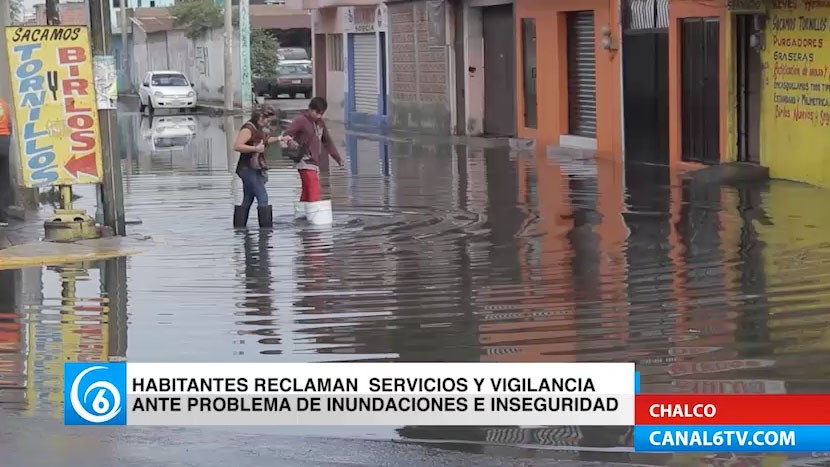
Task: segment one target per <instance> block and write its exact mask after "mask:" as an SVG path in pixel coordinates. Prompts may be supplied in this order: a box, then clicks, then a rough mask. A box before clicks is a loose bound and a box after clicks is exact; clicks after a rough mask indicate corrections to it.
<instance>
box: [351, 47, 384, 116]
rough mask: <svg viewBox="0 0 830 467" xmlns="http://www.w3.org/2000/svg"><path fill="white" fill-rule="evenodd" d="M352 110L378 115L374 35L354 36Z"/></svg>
mask: <svg viewBox="0 0 830 467" xmlns="http://www.w3.org/2000/svg"><path fill="white" fill-rule="evenodd" d="M352 57H354V58H353V60H354V75H353V76H352V79H354V110H355V112H360V113H366V114H370V115H375V114H377V113H378V41H377V37H376V36H375V35H374V34H354V35H353V39H352Z"/></svg>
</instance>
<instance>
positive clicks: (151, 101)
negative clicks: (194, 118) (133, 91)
mask: <svg viewBox="0 0 830 467" xmlns="http://www.w3.org/2000/svg"><path fill="white" fill-rule="evenodd" d="M138 98H139V101H140V109H139V110H140V111H141V112H144V109H149V111H150V113H151V114H152V113H154V112H155V111H156V110H157V109H179V110H180V111H182V112H184V111H185V110H187V109H193V108H195V107H196V91H195V90H193V83H191V82H190V80H188V79H187V77H186V76H185V75H184V74H182V73H180V72H178V71H150V72H148V73H147V75H146V76H145V77H144V81H143V82H142V83H141V87H140V88H139V89H138Z"/></svg>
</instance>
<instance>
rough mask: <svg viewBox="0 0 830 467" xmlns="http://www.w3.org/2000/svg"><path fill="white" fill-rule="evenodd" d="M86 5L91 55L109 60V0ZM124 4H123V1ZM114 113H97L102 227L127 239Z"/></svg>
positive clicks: (96, 0) (110, 43)
mask: <svg viewBox="0 0 830 467" xmlns="http://www.w3.org/2000/svg"><path fill="white" fill-rule="evenodd" d="M87 1H88V2H89V26H90V33H91V34H92V55H93V56H96V55H98V56H102V55H103V56H112V39H111V38H112V23H110V5H109V0H87ZM122 1H124V0H122ZM115 112H116V111H115V109H102V110H99V111H98V120H99V122H100V123H101V156H102V158H103V164H102V165H103V167H104V181H103V183H102V184H101V185H100V190H101V191H102V193H101V201H102V203H101V204H102V205H103V211H104V224H106V225H107V226H108V227H110V228H111V229H112V231H113V234H114V235H126V233H127V232H126V225H125V222H124V185H123V180H122V179H121V157H120V151H119V136H120V134H119V132H118V127H117V122H116V119H115Z"/></svg>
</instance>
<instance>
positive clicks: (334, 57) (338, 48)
mask: <svg viewBox="0 0 830 467" xmlns="http://www.w3.org/2000/svg"><path fill="white" fill-rule="evenodd" d="M326 61H327V62H328V63H327V68H328V70H329V71H343V35H342V34H327V35H326Z"/></svg>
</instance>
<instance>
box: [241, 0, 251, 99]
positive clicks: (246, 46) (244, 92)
mask: <svg viewBox="0 0 830 467" xmlns="http://www.w3.org/2000/svg"><path fill="white" fill-rule="evenodd" d="M249 5H250V2H249V0H239V66H240V68H241V70H240V73H239V87H240V92H239V96H240V100H241V102H240V103H241V104H242V111H243V112H245V113H249V112H250V110H251V107H253V104H254V102H253V101H254V96H253V92H252V89H251V12H250V7H249Z"/></svg>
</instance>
